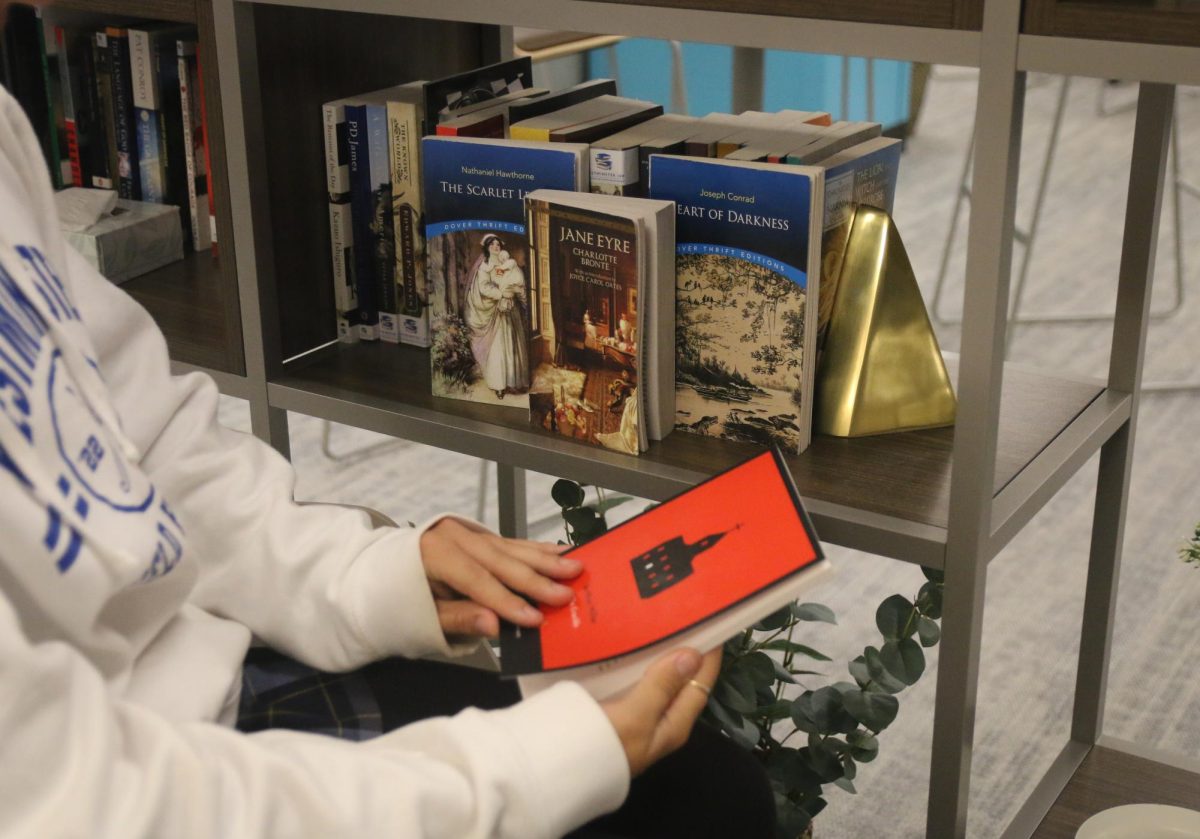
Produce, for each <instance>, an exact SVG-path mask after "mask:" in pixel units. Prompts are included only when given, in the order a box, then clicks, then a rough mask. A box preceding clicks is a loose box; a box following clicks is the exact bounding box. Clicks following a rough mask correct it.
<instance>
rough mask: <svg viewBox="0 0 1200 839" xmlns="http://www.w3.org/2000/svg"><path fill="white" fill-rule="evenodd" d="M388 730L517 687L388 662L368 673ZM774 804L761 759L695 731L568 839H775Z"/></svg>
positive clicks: (505, 701) (511, 697)
mask: <svg viewBox="0 0 1200 839" xmlns="http://www.w3.org/2000/svg"><path fill="white" fill-rule="evenodd" d="M364 674H365V675H366V677H367V679H368V681H369V683H370V684H371V686H372V688H373V692H374V694H375V696H376V697H377V698H378V700H379V707H380V709H381V711H382V713H383V728H384V730H385V731H386V730H390V729H392V728H395V727H397V726H401V725H405V724H407V723H410V722H416V721H417V720H420V719H425V718H426V717H432V716H445V715H450V714H455V713H457V712H458V711H461V710H463V709H464V708H467V707H469V706H474V707H477V708H484V709H496V708H503V707H506V706H508V705H511V704H513V703H515V702H517V700H518V699H520V695H519V694H518V692H517V688H516V684H515V682H511V681H505V680H501V679H499V678H497V677H496V676H495V675H494V674H491V673H485V672H482V671H479V670H473V669H471V668H467V667H457V666H453V665H447V664H441V663H438V662H430V661H407V660H403V659H389V660H387V661H382V662H378V663H376V664H373V665H370V666H369V667H367V668H365V670H364ZM774 836H775V804H774V798H773V796H772V793H771V788H770V785H769V783H768V781H767V777H766V773H765V772H764V771H763V769H762V766H761V765H760V764H759V762H758V761H757V760H756V759H755V758H754V757H753V756H752V755H751V754H749V753H748V752H746V751H745V750H744V749H741V748H739V747H738V746H737V745H735V744H734V743H732V742H731V741H730V740H729V739H728V738H727V737H725V736H723V735H721V734H719V733H717V732H715V731H712V730H711V729H709V728H706V727H704V726H701V725H698V726H696V728H695V730H694V732H693V734H692V737H691V739H690V740H688V742H687V744H686V745H685V746H684V747H683V748H682V749H680V750H679V751H677V752H675V753H674V754H672V755H669V756H667V757H666V758H664V759H663V760H661V761H659V762H658V763H656V764H655V765H654V766H652V767H650V769H648V770H647V771H646V772H644V773H642V774H641V775H640V776H639V777H637V778H635V779H634V781H633V785H632V787H631V789H630V792H629V797H628V798H627V799H626V801H625V803H624V804H623V805H622V806H621V808H620V809H619V810H617V811H616V812H615V813H611V814H609V815H607V816H604V817H602V818H599V819H597V820H595V821H593V822H591V823H590V824H587V825H585V826H584V827H582V828H580V829H579V830H577V831H574V832H573V833H571V834H570V839H772V837H774Z"/></svg>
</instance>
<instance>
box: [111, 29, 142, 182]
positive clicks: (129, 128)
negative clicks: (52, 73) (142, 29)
mask: <svg viewBox="0 0 1200 839" xmlns="http://www.w3.org/2000/svg"><path fill="white" fill-rule="evenodd" d="M106 36H107V39H108V59H109V70H110V71H111V73H112V88H113V115H114V123H115V132H114V133H115V135H116V146H117V194H118V195H119V196H120V197H122V198H128V199H130V200H133V201H140V200H141V198H142V185H141V179H140V178H139V176H138V156H137V130H136V118H135V114H134V107H133V82H132V81H131V80H130V77H129V72H130V70H129V36H128V35H127V34H126V32H125V30H123V29H109V30H107V32H106Z"/></svg>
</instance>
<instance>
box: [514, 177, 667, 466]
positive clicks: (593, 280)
mask: <svg viewBox="0 0 1200 839" xmlns="http://www.w3.org/2000/svg"><path fill="white" fill-rule="evenodd" d="M525 205H526V210H527V212H528V217H529V223H528V228H529V253H530V278H531V293H532V299H533V301H534V304H533V306H532V307H531V312H530V313H531V315H532V318H531V324H530V336H531V340H530V344H529V359H530V365H531V366H532V368H533V382H532V385H531V386H530V391H529V417H530V422H531V423H532V424H533V425H534V427H536V428H540V429H543V430H545V431H547V432H549V433H551V434H554V435H556V436H558V437H561V438H565V439H570V440H578V441H581V442H585V443H590V444H591V445H595V446H601V447H603V448H607V449H612V450H614V451H619V452H625V453H626V454H638V453H639V452H641V451H644V450H645V449H646V448H647V447H648V446H649V441H650V440H651V439H661V438H662V436H663V435H664V434H665V433H667V432H668V431H670V429H671V424H672V421H673V414H674V398H673V397H674V363H673V362H674V339H673V337H672V332H673V324H674V314H675V312H674V308H675V307H674V295H673V289H674V250H675V237H674V231H675V207H674V205H673V204H671V202H669V201H650V200H647V199H639V198H625V197H618V196H610V195H594V194H585V193H577V192H562V191H559V190H538V191H537V192H532V193H530V194H529V195H528V196H526V198H525Z"/></svg>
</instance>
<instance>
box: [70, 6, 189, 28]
mask: <svg viewBox="0 0 1200 839" xmlns="http://www.w3.org/2000/svg"><path fill="white" fill-rule="evenodd" d="M54 7H55V8H58V9H71V10H75V11H81V12H90V13H92V14H95V15H111V16H113V17H122V18H126V17H129V18H147V19H151V20H170V21H176V22H178V23H195V22H196V19H197V14H196V0H56V2H55V4H54Z"/></svg>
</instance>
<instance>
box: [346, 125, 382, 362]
mask: <svg viewBox="0 0 1200 839" xmlns="http://www.w3.org/2000/svg"><path fill="white" fill-rule="evenodd" d="M370 134H371V127H370V125H369V122H368V116H367V106H366V105H349V104H348V105H346V146H347V149H348V151H349V159H350V230H351V237H352V239H353V241H354V248H353V254H354V266H353V267H354V287H355V289H356V291H357V297H358V317H357V322H358V333H359V337H360V338H362V339H363V340H365V341H375V340H378V339H379V277H378V274H379V270H378V259H377V258H376V255H375V234H374V232H373V231H372V229H371V228H372V222H373V220H374V218H375V189H374V186H373V183H372V182H373V180H374V178H375V174H373V173H372V167H371V145H372V143H371V136H370ZM385 142H386V139H385ZM384 166H385V168H386V166H387V158H386V155H385V157H384ZM389 194H390V188H389Z"/></svg>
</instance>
